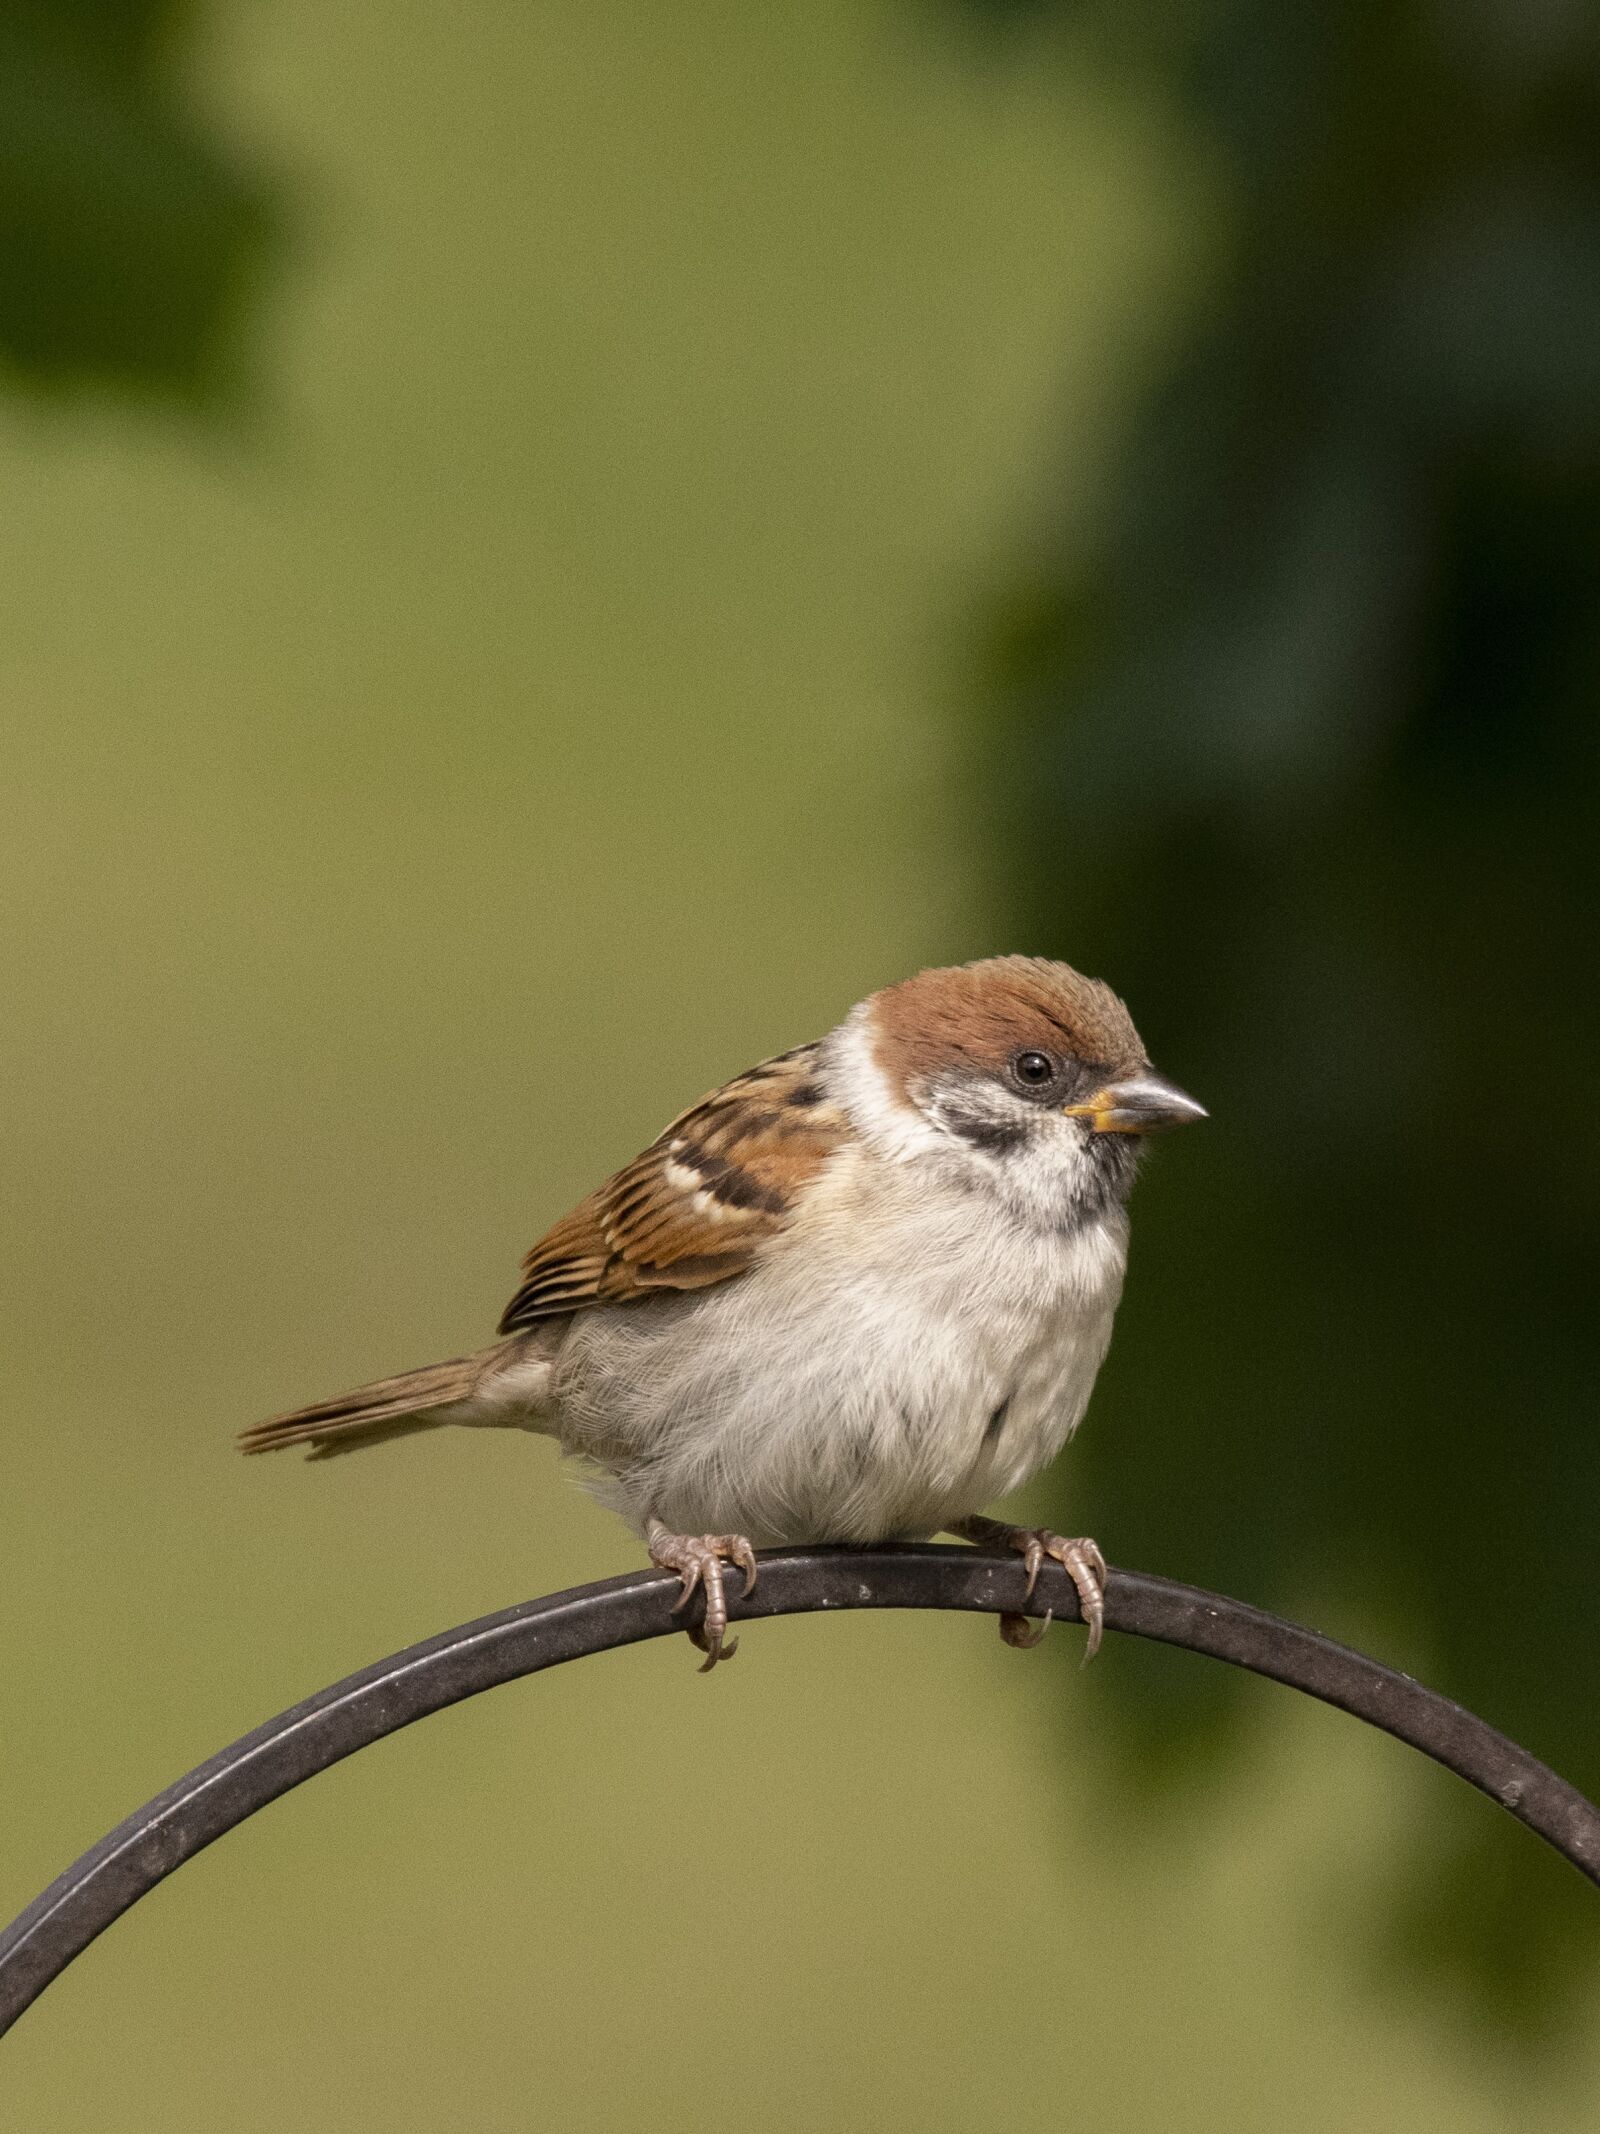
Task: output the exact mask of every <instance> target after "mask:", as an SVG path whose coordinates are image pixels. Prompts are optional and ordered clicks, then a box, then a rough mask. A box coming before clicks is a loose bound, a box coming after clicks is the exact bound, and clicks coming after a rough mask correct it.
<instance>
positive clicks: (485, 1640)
mask: <svg viewBox="0 0 1600 2134" xmlns="http://www.w3.org/2000/svg"><path fill="white" fill-rule="evenodd" d="M1023 1577H1024V1572H1023V1567H1022V1564H1021V1561H1020V1560H1019V1559H1018V1558H1017V1557H1015V1556H1003V1557H1002V1556H989V1555H986V1554H984V1553H982V1552H981V1551H979V1550H976V1549H969V1548H940V1547H932V1546H917V1547H894V1548H880V1549H861V1550H856V1549H800V1550H794V1551H783V1552H777V1553H774V1554H772V1555H769V1556H764V1557H763V1558H762V1559H761V1575H760V1583H759V1584H758V1585H757V1587H756V1589H755V1591H754V1592H753V1593H752V1594H750V1595H749V1597H748V1598H743V1597H741V1598H735V1599H730V1604H729V1614H730V1616H731V1617H732V1618H733V1619H734V1620H735V1621H750V1620H754V1619H756V1618H759V1617H761V1616H770V1615H810V1614H817V1613H821V1612H826V1611H828V1610H830V1609H839V1608H956V1609H964V1610H967V1611H969V1612H973V1613H979V1614H1012V1615H1016V1614H1024V1613H1026V1614H1032V1615H1043V1614H1044V1612H1045V1610H1046V1609H1052V1610H1054V1612H1055V1615H1056V1617H1057V1619H1058V1620H1065V1621H1076V1620H1078V1600H1077V1595H1076V1593H1075V1592H1074V1590H1073V1587H1072V1582H1071V1580H1070V1579H1068V1578H1067V1577H1066V1575H1065V1573H1064V1572H1062V1571H1061V1570H1060V1569H1059V1568H1058V1567H1057V1566H1056V1565H1054V1564H1051V1565H1047V1566H1046V1568H1045V1569H1044V1571H1043V1572H1042V1573H1041V1575H1040V1578H1039V1582H1038V1585H1037V1587H1036V1589H1035V1591H1034V1594H1033V1597H1032V1599H1031V1600H1030V1601H1026V1602H1025V1601H1024V1599H1023V1591H1022V1588H1023ZM678 1591H679V1582H678V1580H677V1579H676V1577H674V1576H672V1575H671V1574H670V1573H663V1572H659V1571H648V1572H642V1573H638V1574H635V1575H633V1576H630V1577H626V1578H610V1579H605V1580H603V1581H602V1582H601V1583H600V1584H598V1585H592V1586H578V1587H575V1588H574V1589H573V1590H572V1591H571V1592H568V1593H555V1594H552V1595H550V1596H549V1598H548V1599H545V1600H535V1601H525V1602H524V1603H523V1604H522V1605H521V1606H520V1607H517V1608H507V1609H505V1610H504V1611H503V1612H502V1613H501V1614H499V1615H488V1616H484V1617H483V1618H481V1620H479V1621H478V1622H475V1623H467V1624H464V1625H463V1626H462V1627H461V1628H460V1629H458V1630H449V1631H446V1632H445V1633H444V1634H443V1636H441V1637H436V1638H429V1639H428V1640H427V1641H426V1642H425V1643H423V1644H421V1645H412V1646H410V1647H408V1648H407V1650H406V1651H404V1652H400V1653H396V1654H395V1655H394V1657H393V1658H392V1659H388V1660H381V1661H379V1662H378V1664H377V1665H376V1666H375V1667H368V1668H364V1669H363V1670H362V1671H361V1673H359V1674H355V1675H350V1676H348V1677H347V1678H346V1679H345V1680H344V1681H343V1682H336V1683H335V1684H334V1685H333V1687H332V1688H331V1689H325V1690H323V1691H322V1692H321V1693H320V1695H318V1696H315V1697H311V1698H308V1699H307V1700H306V1702H305V1703H304V1704H297V1705H295V1706H294V1708H293V1709H292V1710H290V1711H287V1712H284V1713H281V1714H280V1715H279V1717H278V1718H276V1719H271V1720H268V1722H267V1723H266V1725H265V1726H260V1727H257V1728H256V1729H255V1731H254V1733H251V1734H246V1735H245V1736H244V1738H243V1739H242V1740H240V1741H236V1742H235V1743H234V1744H233V1746H232V1747H231V1748H227V1749H224V1750H222V1751H221V1753H220V1754H219V1755H216V1756H213V1757H212V1758H211V1759H210V1761H209V1762H207V1763H203V1764H201V1765H200V1767H199V1768H198V1769H197V1770H194V1771H191V1772H190V1773H189V1775H188V1777H187V1778H181V1779H179V1780H178V1782H177V1784H176V1785H173V1786H169V1787H168V1788H167V1790H166V1791H165V1792H164V1793H159V1794H157V1796H156V1797H155V1799H154V1800H153V1801H150V1802H148V1803H147V1804H146V1805H145V1806H144V1807H143V1808H141V1809H139V1811H138V1812H137V1814H135V1815H131V1816H129V1817H128V1819H127V1821H126V1822H124V1823H119V1824H118V1826H117V1828H116V1829H115V1830H113V1831H112V1832H111V1833H110V1834H109V1835H108V1836H107V1837H104V1838H102V1839H101V1841H100V1843H99V1844H98V1845H96V1846H94V1847H92V1848H91V1850H90V1851H88V1852H86V1853H85V1854H84V1855H83V1857H82V1858H81V1859H80V1860H78V1861H76V1862H75V1863H74V1865H73V1866H71V1867H69V1868H68V1869H67V1871H66V1873H65V1874H63V1875H61V1876H58V1877H57V1879H56V1880H55V1881H54V1882H52V1883H51V1885H50V1887H49V1888H48V1889H47V1890H46V1891H45V1892H44V1894H43V1895H42V1896H40V1897H38V1898H36V1899H35V1900H34V1902H33V1903H32V1904H30V1905H29V1906H28V1908H27V1910H26V1911H25V1912H23V1913H22V1914H21V1915H20V1916H19V1917H18V1918H17V1919H16V1920H14V1921H13V1923H12V1924H11V1926H10V1927H8V1928H7V1929H6V1931H5V1933H4V1934H3V1935H0V2032H3V2031H5V2030H8V2029H9V2028H10V2027H11V2025H12V2024H13V2023H14V2022H15V2021H16V2020H17V2018H18V2016H20V2015H21V2014H22V2012H23V2010H24V2009H25V2008H27V2007H28V2006H29V2005H30V2003H31V2002H33V2001H34V2000H35V1999H37V1997H38V1996H39V1994H41V1993H42V1992H43V1991H44V1989H45V1987H46V1986H48V1985H49V1983H50V1981H51V1980H52V1979H54V1978H56V1977H58V1976H59V1975H60V1973H61V1972H62V1971H64V1970H65V1969H66V1967H67V1965H68V1964H70V1963H71V1962H72V1960H73V1958H74V1957H75V1956H77V1955H79V1954H80V1953H81V1952H82V1951H83V1950H84V1949H86V1948H87V1947H88V1945H89V1943H90V1942H91V1941H93V1940H94V1938H95V1936H96V1935H97V1934H100V1933H103V1932H104V1931H105V1929H106V1928H107V1927H108V1926H110V1925H111V1923H112V1921H113V1920H114V1919H117V1918H119V1917H120V1916H121V1915H122V1913H124V1912H125V1911H127V1909H128V1908H129V1906H130V1905H133V1904H136V1903H137V1902H138V1900H139V1899H140V1898H141V1897H142V1896H144V1895H145V1894H146V1892H147V1891H149V1890H151V1889H154V1887H155V1885H156V1884H157V1883H158V1882H160V1881H162V1880H163V1879H164V1878H165V1877H166V1876H167V1875H170V1874H171V1873H172V1871H173V1869H174V1868H175V1867H180V1866H181V1865H182V1864H183V1862H184V1861H185V1860H187V1859H189V1858H190V1857H191V1856H192V1855H193V1854H195V1853H197V1852H199V1851H200V1850H201V1848H202V1847H203V1846H206V1845H209V1844H210V1843H211V1842H212V1840H213V1839H215V1838H220V1837H221V1836H222V1835H223V1833H224V1832H225V1831H228V1830H231V1829H232V1828H233V1827H234V1825H235V1824H237V1823H242V1822H243V1821H244V1820H245V1818H246V1817H247V1816H251V1815H254V1814H255V1812H256V1810H257V1809H258V1808H264V1807H265V1806H266V1805H267V1803H268V1802H269V1801H273V1800H276V1799H277V1797H278V1795H279V1794H280V1793H287V1792H288V1791H289V1789H290V1788H291V1787H292V1786H298V1785H299V1784H300V1783H301V1782H302V1781H303V1780H304V1779H308V1778H311V1777H313V1776H314V1775H315V1774H316V1773H317V1772H318V1771H325V1770H326V1769H327V1768H328V1766H329V1765H330V1764H335V1763H338V1762H339V1761H340V1759H341V1758H343V1757H346V1756H351V1755H354V1753H355V1752H356V1750H357V1749H364V1748H366V1747H367V1746H368V1744H369V1743H371V1742H374V1741H381V1740H382V1739H383V1737H384V1735H386V1734H393V1733H395V1732H396V1731H397V1730H398V1729H399V1728H400V1727H403V1726H409V1725H410V1724H411V1722H412V1721H413V1720H414V1719H423V1718H426V1716H427V1715H428V1713H429V1712H437V1711H440V1710H442V1709H443V1708H444V1706H446V1705H448V1704H457V1703H459V1702H460V1701H461V1700H462V1698H464V1697H474V1696H476V1695H478V1693H479V1692H480V1691H481V1690H486V1689H493V1688H494V1687H495V1686H496V1685H497V1684H499V1683H502V1682H512V1681H515V1680H516V1678H517V1677H518V1676H519V1675H531V1674H537V1673H538V1672H539V1670H540V1669H541V1668H545V1667H554V1666H557V1665H558V1664H559V1663H560V1662H562V1661H563V1660H577V1659H582V1658H583V1657H584V1656H585V1655H586V1654H588V1653H592V1652H604V1651H607V1650H609V1649H610V1648H611V1647H613V1646H617V1645H633V1644H637V1643H638V1642H639V1641H640V1640H641V1639H644V1638H658V1637H666V1636H668V1635H669V1634H670V1633H672V1632H675V1631H680V1630H681V1629H682V1628H683V1626H684V1621H685V1617H684V1616H679V1615H674V1614H673V1613H672V1612H671V1611H672V1603H673V1602H674V1600H675V1599H676V1598H677V1596H678ZM695 1605H696V1606H698V1605H699V1603H698V1601H697V1602H696V1603H695ZM1105 1607H1106V1628H1107V1629H1108V1630H1120V1631H1123V1632H1125V1633H1127V1634H1129V1635H1132V1636H1134V1637H1142V1638H1154V1639H1157V1640H1159V1641H1160V1642H1161V1643H1163V1644H1167V1645H1181V1646H1184V1647H1186V1648H1187V1650H1189V1651H1190V1652H1202V1653H1207V1654H1209V1655H1210V1656H1211V1658H1213V1659H1216V1660H1226V1661H1228V1662H1229V1663H1230V1664H1231V1665H1233V1666H1235V1667H1243V1668H1247V1669H1249V1670H1250V1671H1251V1672H1252V1673H1254V1674H1258V1675H1265V1676H1267V1677H1269V1678H1270V1679H1271V1680H1272V1681H1275V1682H1286V1683H1288V1684H1289V1686H1290V1687H1291V1688H1293V1689H1299V1690H1304V1691H1305V1692H1306V1694H1307V1695H1308V1696H1312V1697H1320V1698H1321V1699H1322V1701H1323V1702H1324V1703H1325V1704H1332V1705H1337V1706H1338V1708H1339V1709H1340V1710H1341V1711H1346V1712H1351V1713H1353V1714H1354V1715H1355V1716H1356V1717H1357V1718H1358V1719H1365V1720H1366V1721H1367V1722H1368V1723H1369V1725H1372V1726H1376V1727H1381V1728H1382V1729H1383V1731H1384V1732H1385V1733H1387V1734H1393V1735H1394V1736H1395V1738H1396V1739H1397V1740H1399V1741H1405V1742H1409V1743H1410V1744H1411V1746H1412V1747H1413V1748H1414V1749H1420V1750H1421V1751H1422V1753H1423V1754H1424V1755H1425V1756H1431V1757H1432V1758H1433V1759H1434V1761H1435V1762H1436V1763H1441V1764H1443V1765H1444V1766H1445V1768H1446V1769H1447V1770H1450V1771H1454V1772H1456V1773H1457V1774H1458V1775H1459V1776H1460V1777H1462V1778H1464V1779H1467V1780H1468V1781H1469V1782H1470V1783H1471V1784H1472V1785H1474V1786H1477V1787H1478V1788H1479V1789H1480V1790H1481V1791H1482V1792H1484V1793H1487V1794H1488V1796H1489V1798H1490V1799H1491V1800H1494V1801H1498V1802H1499V1803H1500V1805H1501V1807H1503V1808H1505V1809H1507V1810H1509V1812H1510V1813H1511V1814H1512V1815H1514V1816H1516V1817H1517V1819H1518V1821H1519V1822H1523V1823H1526V1824H1527V1826H1528V1828H1529V1829H1530V1830H1534V1831H1537V1832H1538V1834H1539V1836H1540V1837H1542V1838H1544V1839H1545V1840H1546V1842H1547V1843H1549V1844H1551V1845H1553V1846H1554V1847H1555V1849H1556V1851H1557V1852H1559V1853H1560V1854H1561V1855H1562V1856H1563V1857H1564V1858H1565V1859H1568V1860H1570V1861H1571V1862H1572V1864H1573V1866H1574V1867H1576V1868H1577V1869H1578V1870H1579V1872H1580V1873H1582V1874H1585V1875H1587V1876H1588V1878H1589V1880H1590V1881H1591V1882H1596V1883H1600V1810H1596V1809H1595V1808H1594V1807H1593V1806H1592V1805H1591V1803H1590V1802H1589V1801H1587V1800H1585V1799H1584V1797H1583V1795H1582V1794H1581V1793H1579V1792H1577V1791H1576V1790H1575V1789H1574V1788H1573V1787H1571V1786H1569V1785H1568V1784H1567V1783H1566V1781H1565V1780H1564V1779H1560V1778H1558V1777H1557V1776H1556V1774H1555V1773H1554V1772H1553V1771H1551V1770H1549V1769H1548V1768H1547V1767H1546V1766H1545V1765H1544V1764H1542V1763H1539V1762H1538V1761H1537V1760H1536V1759H1535V1758H1534V1757H1532V1756H1530V1755H1529V1754H1528V1752H1527V1750H1526V1749H1522V1748H1519V1747H1518V1746H1517V1744H1516V1743H1515V1742H1513V1741H1508V1740H1507V1739H1506V1737H1505V1736H1504V1735H1503V1734H1497V1733H1496V1732H1495V1730H1494V1729H1493V1727H1490V1726H1487V1725H1485V1723H1484V1722H1483V1720H1481V1719H1479V1718H1476V1717H1475V1716H1474V1715H1473V1714H1472V1713H1471V1712H1469V1711H1465V1710H1464V1709H1463V1708H1462V1707H1461V1706H1460V1705H1459V1704H1452V1703H1451V1702H1450V1700H1449V1699H1448V1698H1446V1697H1441V1696H1438V1695H1437V1694H1436V1693H1435V1692H1434V1691H1432V1690H1429V1689H1424V1688H1423V1687H1422V1685H1421V1684H1420V1683H1417V1682H1413V1681H1412V1680H1411V1679H1410V1677H1409V1676H1407V1675H1402V1674H1396V1673H1395V1672H1394V1671H1393V1669H1391V1668H1387V1667H1382V1666H1380V1665H1379V1664H1378V1662H1377V1661H1376V1660H1369V1659H1367V1658H1366V1657H1365V1656H1364V1655H1363V1654H1361V1653H1358V1652H1351V1651H1349V1650H1348V1649H1347V1648H1346V1647H1344V1646H1342V1645H1335V1644H1333V1643H1331V1642H1330V1641H1329V1640H1328V1639H1327V1638H1323V1637H1319V1636H1317V1634H1316V1633H1315V1632H1314V1631H1311V1630H1304V1629H1301V1628H1300V1627H1299V1625H1297V1624H1295V1623H1287V1622H1284V1621H1282V1620H1281V1619H1280V1618H1279V1617H1277V1616H1273V1615H1266V1614H1263V1613H1262V1611H1261V1610H1260V1609H1258V1608H1247V1607H1245V1606H1244V1604H1243V1603H1242V1602H1240V1601H1235V1600H1227V1599H1224V1598H1223V1597H1222V1596H1221V1595H1219V1594H1216V1593H1204V1592H1201V1591H1200V1590H1199V1589H1198V1588H1196V1587H1194V1586H1181V1585H1175V1584H1174V1583H1173V1582H1172V1581H1171V1580H1169V1579H1165V1578H1148V1577H1145V1576H1144V1575H1142V1574H1141V1573H1139V1572H1136V1571H1117V1570H1113V1571H1112V1572H1111V1574H1110V1577H1109V1580H1108V1582H1107V1586H1106V1601H1105ZM688 1619H689V1620H693V1619H694V1618H693V1614H692V1612H691V1613H690V1614H689V1616H688ZM705 1694H706V1691H705V1690H704V1688H703V1687H701V1686H700V1685H696V1684H691V1683H688V1682H686V1683H685V1685H684V1695H685V1696H703V1695H705ZM712 1694H714V1692H712Z"/></svg>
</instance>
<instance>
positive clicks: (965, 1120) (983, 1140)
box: [944, 1110, 1028, 1156]
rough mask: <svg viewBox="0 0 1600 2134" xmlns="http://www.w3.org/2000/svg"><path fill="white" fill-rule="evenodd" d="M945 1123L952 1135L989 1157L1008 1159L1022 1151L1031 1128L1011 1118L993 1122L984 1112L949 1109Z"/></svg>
mask: <svg viewBox="0 0 1600 2134" xmlns="http://www.w3.org/2000/svg"><path fill="white" fill-rule="evenodd" d="M944 1123H945V1125H946V1126H948V1127H949V1129H950V1131H951V1132H952V1133H953V1134H959V1135H960V1136H961V1138H962V1140H963V1141H965V1142H967V1143H968V1144H969V1145H970V1146H971V1147H973V1148H975V1149H982V1151H983V1152H984V1154H985V1155H986V1156H1009V1155H1010V1154H1011V1153H1012V1151H1013V1150H1015V1149H1019V1148H1021V1146H1022V1144H1023V1142H1024V1141H1026V1140H1027V1138H1028V1129H1027V1128H1026V1127H1025V1126H1019V1125H1017V1124H1016V1123H1015V1122H1014V1121H1012V1120H1010V1119H992V1118H989V1117H987V1116H985V1115H984V1114H983V1113H982V1112H970V1111H952V1110H946V1112H945V1114H944Z"/></svg>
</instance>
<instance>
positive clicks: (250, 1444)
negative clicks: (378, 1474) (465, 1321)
mask: <svg viewBox="0 0 1600 2134" xmlns="http://www.w3.org/2000/svg"><path fill="white" fill-rule="evenodd" d="M528 1346H529V1344H528V1343H527V1342H526V1340H525V1339H518V1338H517V1337H515V1336H514V1337H513V1338H512V1339H511V1340H509V1341H501V1342H497V1343H496V1344H495V1346H494V1347H493V1348H490V1349H481V1350H480V1351H479V1352H478V1353H477V1354H476V1355H475V1356H455V1357H452V1358H451V1360H450V1361H449V1362H448V1363H431V1364H428V1365H427V1366H426V1367H425V1368H424V1369H423V1370H420V1371H402V1372H401V1373H400V1375H399V1376H398V1377H397V1378H380V1379H377V1380H375V1381H374V1383H373V1384H371V1385H370V1386H357V1387H356V1389H355V1391H354V1392H353V1393H340V1394H337V1395H335V1397H334V1398H333V1399H332V1400H319V1401H313V1402H312V1404H311V1406H310V1407H309V1408H294V1409H291V1410H290V1411H289V1413H288V1414H286V1415H272V1416H268V1418H267V1420H266V1421H265V1422H264V1423H257V1424H255V1425H254V1426H253V1427H252V1428H251V1429H249V1430H242V1431H241V1432H240V1433H239V1450H240V1451H241V1452H277V1451H280V1450H281V1449H282V1448H283V1447H284V1446H285V1445H306V1446H309V1447H310V1452H309V1455H308V1456H309V1457H310V1458H311V1459H313V1460H326V1459H331V1458H332V1457H333V1455H334V1454H335V1453H338V1452H359V1451H360V1450H361V1448H362V1446H364V1445H377V1444H381V1443H382V1442H383V1441H384V1440H385V1439H387V1438H396V1437H409V1436H410V1435H411V1434H412V1432H413V1431H417V1430H433V1429H436V1428H437V1427H438V1426H439V1425H440V1424H442V1423H488V1424H495V1423H498V1424H502V1425H510V1426H512V1427H518V1426H520V1427H521V1428H523V1429H537V1428H538V1427H539V1422H538V1416H537V1408H538V1404H539V1397H540V1395H541V1394H542V1393H543V1391H544V1389H545V1386H546V1384H547V1383H548V1380H549V1376H550V1365H549V1363H548V1361H546V1360H544V1359H541V1358H539V1357H537V1356H530V1355H527V1354H526V1353H525V1352H526V1350H527V1348H528Z"/></svg>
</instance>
